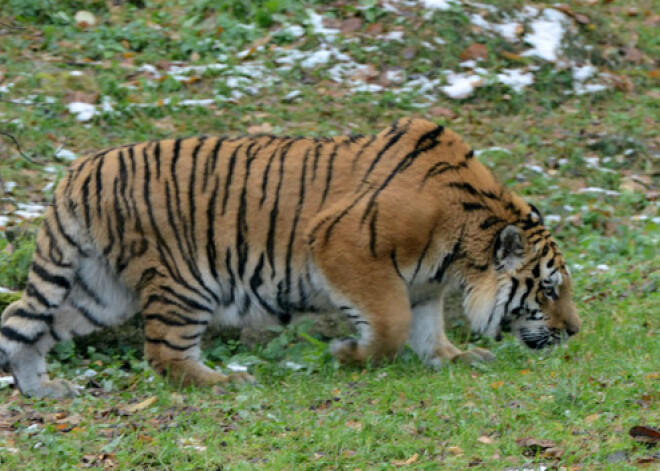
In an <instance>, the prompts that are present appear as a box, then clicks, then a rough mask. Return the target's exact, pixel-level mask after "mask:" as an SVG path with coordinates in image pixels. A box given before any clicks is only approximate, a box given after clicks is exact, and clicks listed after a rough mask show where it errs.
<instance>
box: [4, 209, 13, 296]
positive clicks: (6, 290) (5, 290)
mask: <svg viewBox="0 0 660 471" xmlns="http://www.w3.org/2000/svg"><path fill="white" fill-rule="evenodd" d="M0 217H2V216H0ZM0 225H1V224H0ZM15 292H16V291H14V290H11V289H9V288H5V287H4V286H0V293H4V294H7V293H15Z"/></svg>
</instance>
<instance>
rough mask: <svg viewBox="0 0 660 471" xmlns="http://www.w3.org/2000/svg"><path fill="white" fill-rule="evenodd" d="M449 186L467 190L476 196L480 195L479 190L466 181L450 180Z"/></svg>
mask: <svg viewBox="0 0 660 471" xmlns="http://www.w3.org/2000/svg"><path fill="white" fill-rule="evenodd" d="M447 186H448V187H450V188H456V189H457V190H462V191H466V192H468V193H470V194H471V195H474V196H478V195H479V192H478V191H477V190H476V189H475V188H474V187H473V186H472V185H470V184H469V183H466V182H450V183H449V184H447Z"/></svg>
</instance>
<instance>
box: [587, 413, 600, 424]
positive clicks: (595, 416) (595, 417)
mask: <svg viewBox="0 0 660 471" xmlns="http://www.w3.org/2000/svg"><path fill="white" fill-rule="evenodd" d="M599 417H600V414H591V415H588V416H586V417H585V418H584V421H585V422H586V423H588V424H591V423H593V422H595V421H597V420H598V418H599Z"/></svg>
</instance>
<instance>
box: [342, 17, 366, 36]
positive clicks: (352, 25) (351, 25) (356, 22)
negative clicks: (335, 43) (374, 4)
mask: <svg viewBox="0 0 660 471" xmlns="http://www.w3.org/2000/svg"><path fill="white" fill-rule="evenodd" d="M361 28H362V19H361V18H358V17H353V18H348V19H347V20H344V21H342V22H341V32H342V33H355V32H356V31H359V30H360V29H361Z"/></svg>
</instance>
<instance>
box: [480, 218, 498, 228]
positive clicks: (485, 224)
mask: <svg viewBox="0 0 660 471" xmlns="http://www.w3.org/2000/svg"><path fill="white" fill-rule="evenodd" d="M501 222H504V221H503V220H502V219H500V218H499V217H497V216H488V217H487V218H486V219H484V221H483V222H482V223H481V224H480V225H479V227H480V228H481V229H483V230H486V229H489V228H491V227H492V226H494V225H495V224H499V223H501Z"/></svg>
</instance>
